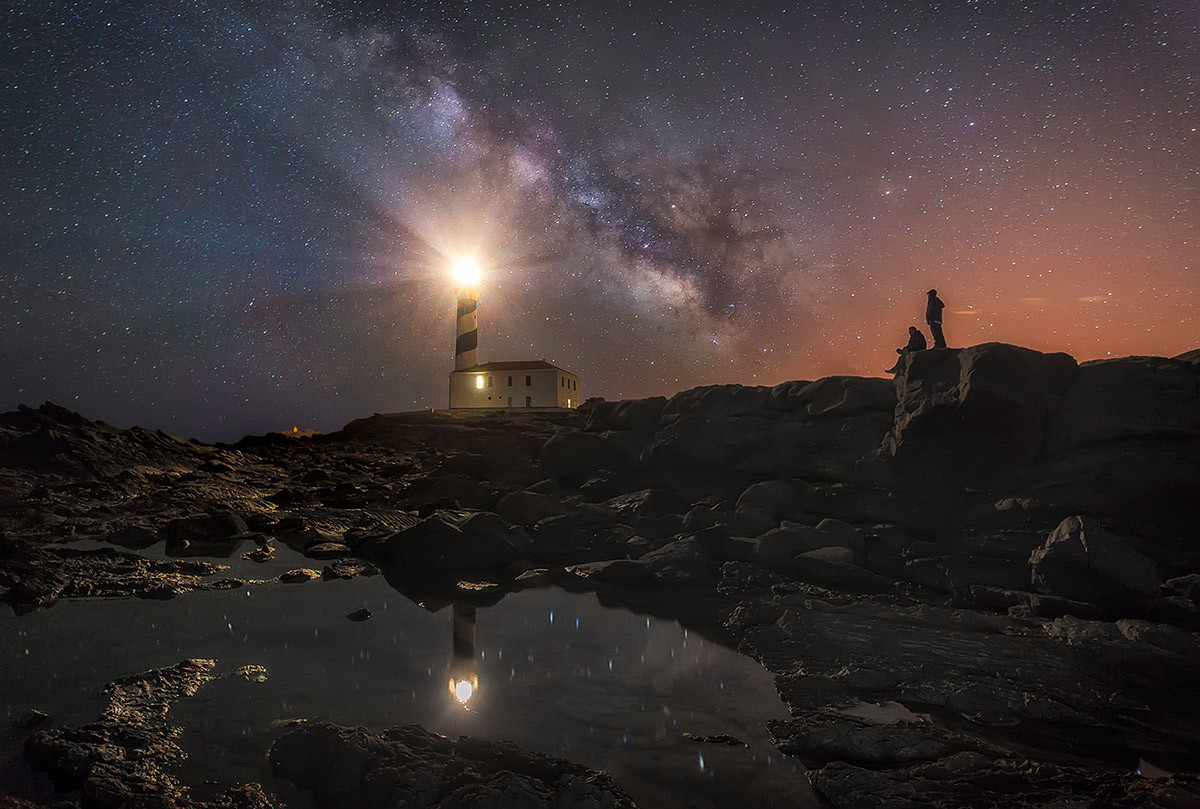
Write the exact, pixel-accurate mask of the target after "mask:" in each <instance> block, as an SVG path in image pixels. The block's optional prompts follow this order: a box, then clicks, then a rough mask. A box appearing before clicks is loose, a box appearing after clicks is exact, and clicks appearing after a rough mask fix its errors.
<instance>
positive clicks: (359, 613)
mask: <svg viewBox="0 0 1200 809" xmlns="http://www.w3.org/2000/svg"><path fill="white" fill-rule="evenodd" d="M370 617H371V611H370V610H369V609H367V608H366V607H363V608H362V609H360V610H355V611H354V612H352V613H350V614H349V615H347V616H346V619H347V620H349V621H365V620H367V619H368V618H370Z"/></svg>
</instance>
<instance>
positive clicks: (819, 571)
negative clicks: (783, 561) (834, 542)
mask: <svg viewBox="0 0 1200 809" xmlns="http://www.w3.org/2000/svg"><path fill="white" fill-rule="evenodd" d="M788 570H789V571H790V572H791V573H793V574H794V575H796V576H798V577H799V578H801V579H804V580H805V581H813V582H817V583H819V584H825V585H832V586H836V587H848V588H852V589H875V590H886V589H890V588H891V586H892V581H891V580H890V579H887V578H884V577H883V576H880V575H878V574H877V573H872V572H871V571H870V570H867V569H866V568H863V567H859V566H858V565H856V564H854V552H853V551H851V550H850V549H848V548H838V547H829V548H818V549H817V550H815V551H806V552H805V553H802V554H800V555H798V556H796V557H794V558H793V559H792V560H791V562H790V563H789V564H788Z"/></svg>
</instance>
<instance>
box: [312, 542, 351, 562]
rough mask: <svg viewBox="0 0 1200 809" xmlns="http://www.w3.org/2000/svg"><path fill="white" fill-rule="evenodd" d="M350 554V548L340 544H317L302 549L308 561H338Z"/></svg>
mask: <svg viewBox="0 0 1200 809" xmlns="http://www.w3.org/2000/svg"><path fill="white" fill-rule="evenodd" d="M350 554H351V550H350V547H349V546H348V545H343V544H342V543H340V542H318V543H317V544H315V545H309V546H308V547H307V548H305V549H304V555H305V556H307V557H308V558H309V559H338V558H341V557H343V556H349V555H350Z"/></svg>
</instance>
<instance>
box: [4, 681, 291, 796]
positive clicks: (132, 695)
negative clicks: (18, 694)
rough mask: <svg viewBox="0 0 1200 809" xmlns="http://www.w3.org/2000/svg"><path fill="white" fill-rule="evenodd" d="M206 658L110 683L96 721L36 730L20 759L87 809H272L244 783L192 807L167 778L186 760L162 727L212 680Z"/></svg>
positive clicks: (173, 735) (173, 734)
mask: <svg viewBox="0 0 1200 809" xmlns="http://www.w3.org/2000/svg"><path fill="white" fill-rule="evenodd" d="M213 666H214V663H213V661H211V660H199V659H192V660H184V661H182V662H181V663H179V664H177V665H175V666H170V667H167V668H162V669H154V670H152V671H147V672H145V673H143V674H137V675H133V676H131V677H124V678H122V679H119V680H116V681H114V682H112V683H110V684H109V686H108V688H107V689H106V693H107V694H108V697H109V705H108V707H107V708H106V709H105V711H104V713H103V714H102V716H101V717H100V718H99V719H98V720H96V721H95V722H92V723H89V724H87V725H84V726H82V727H76V728H65V727H64V728H55V729H52V730H43V731H39V732H37V733H35V734H33V735H32V736H30V737H29V739H28V740H27V741H26V742H25V757H26V759H27V760H28V761H29V763H30V765H31V766H32V767H33V768H34V769H37V770H43V771H45V772H47V773H48V774H49V776H50V778H51V779H52V780H53V781H54V784H55V786H56V787H58V788H59V789H60V790H74V789H79V790H81V796H80V804H81V805H82V806H87V807H89V809H129V808H130V807H139V808H144V809H234V807H237V808H238V809H271V803H270V801H268V800H267V798H266V796H265V795H264V794H263V793H262V790H261V789H260V788H259V787H258V786H257V785H256V784H247V785H243V786H240V787H237V788H235V789H233V790H228V791H226V792H224V793H222V794H221V795H218V796H217V798H216V799H215V800H214V801H212V802H209V801H196V800H193V799H192V798H191V796H190V793H189V790H188V788H187V787H186V786H184V785H182V784H181V783H180V782H179V780H178V779H177V778H176V777H175V776H174V775H173V774H171V772H170V769H171V768H173V767H174V766H175V765H177V764H178V763H179V762H180V761H182V760H183V759H184V758H186V754H185V753H184V751H183V750H182V749H181V748H180V747H179V745H178V743H177V742H176V739H177V738H178V736H179V734H180V729H179V728H176V727H172V726H170V725H168V724H167V716H168V712H169V711H170V709H171V707H172V706H173V705H174V703H176V702H177V701H179V700H180V699H183V698H184V697H188V696H191V695H192V694H194V693H195V692H196V691H197V689H199V688H200V687H201V686H202V685H203V684H204V683H205V682H207V681H208V680H211V679H212V678H213V675H212V673H211V670H212V668H213Z"/></svg>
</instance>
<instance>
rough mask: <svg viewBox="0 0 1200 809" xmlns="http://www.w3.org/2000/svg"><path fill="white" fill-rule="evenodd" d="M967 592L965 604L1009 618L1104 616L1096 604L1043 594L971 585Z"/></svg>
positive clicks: (1094, 617)
mask: <svg viewBox="0 0 1200 809" xmlns="http://www.w3.org/2000/svg"><path fill="white" fill-rule="evenodd" d="M969 593H970V597H969V599H968V602H969V603H970V605H971V606H972V607H975V608H976V609H985V610H995V611H997V612H1007V613H1008V614H1009V615H1012V616H1020V617H1034V616H1036V617H1038V618H1051V619H1053V618H1061V617H1062V616H1064V615H1074V616H1076V617H1077V618H1086V619H1089V620H1099V619H1100V618H1102V617H1103V613H1101V611H1100V609H1099V608H1098V607H1097V606H1096V605H1095V604H1088V603H1087V602H1084V601H1073V600H1072V599H1069V598H1059V597H1058V596H1049V595H1045V594H1043V593H1029V592H1025V591H1021V590H1006V589H1003V588H999V587H987V586H985V585H980V584H972V585H971V586H970V590H969Z"/></svg>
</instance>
